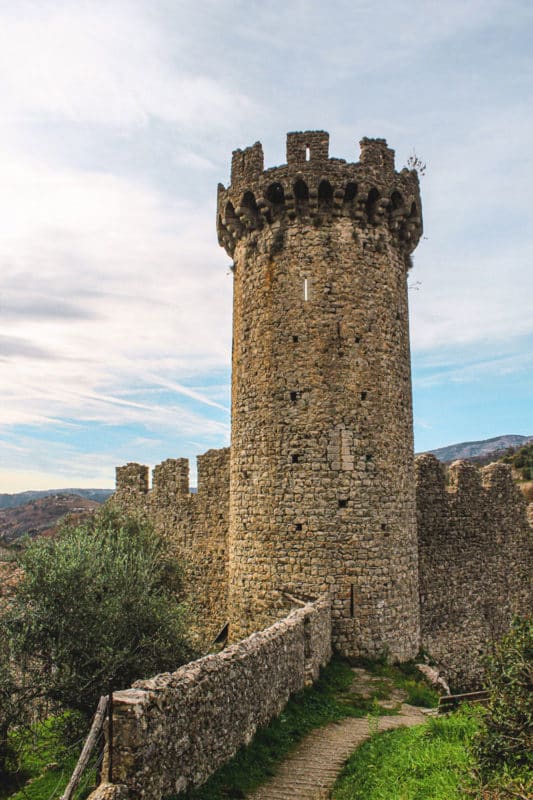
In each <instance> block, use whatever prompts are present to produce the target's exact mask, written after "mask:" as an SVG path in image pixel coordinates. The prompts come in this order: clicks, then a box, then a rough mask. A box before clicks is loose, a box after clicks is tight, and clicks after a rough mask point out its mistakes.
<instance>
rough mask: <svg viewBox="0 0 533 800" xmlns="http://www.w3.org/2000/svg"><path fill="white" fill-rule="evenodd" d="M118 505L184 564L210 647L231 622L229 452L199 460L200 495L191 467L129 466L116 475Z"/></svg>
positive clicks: (184, 462)
mask: <svg viewBox="0 0 533 800" xmlns="http://www.w3.org/2000/svg"><path fill="white" fill-rule="evenodd" d="M116 482H117V484H116V489H117V490H116V493H115V495H114V496H113V502H114V503H116V504H117V505H119V506H120V507H121V508H123V509H125V510H128V511H131V512H135V513H141V514H144V515H146V516H147V517H148V518H149V519H150V520H151V522H152V523H153V524H154V526H155V528H156V530H157V531H158V532H159V533H161V534H162V535H163V536H164V537H165V538H166V539H167V540H168V541H170V542H171V543H172V545H173V547H174V549H175V553H176V557H177V558H178V559H179V560H180V562H181V563H182V564H183V569H184V577H185V586H186V588H187V589H188V590H189V593H190V600H191V602H192V605H193V608H194V609H195V611H196V616H197V620H196V623H197V627H198V628H201V629H202V631H203V634H204V635H205V637H206V641H207V640H208V639H209V638H212V637H213V636H214V635H215V634H216V633H217V632H218V631H219V630H220V628H221V626H222V625H223V624H224V623H225V622H226V620H227V601H226V597H227V587H228V551H227V539H228V524H229V523H228V508H229V448H225V449H222V450H209V451H208V452H207V453H204V455H201V456H199V457H198V490H197V492H196V493H191V492H190V490H189V462H188V459H186V458H177V459H174V458H169V459H167V460H166V461H163V463H162V464H158V465H157V466H156V467H155V469H154V471H153V479H152V488H151V489H150V488H149V471H148V467H146V466H143V465H142V464H134V463H130V464H126V466H124V467H118V468H117V470H116Z"/></svg>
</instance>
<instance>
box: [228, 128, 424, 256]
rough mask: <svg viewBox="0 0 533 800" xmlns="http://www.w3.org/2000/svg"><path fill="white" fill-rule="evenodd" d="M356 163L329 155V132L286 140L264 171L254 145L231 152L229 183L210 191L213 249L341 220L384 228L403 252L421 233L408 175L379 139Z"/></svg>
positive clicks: (413, 180)
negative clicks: (214, 196)
mask: <svg viewBox="0 0 533 800" xmlns="http://www.w3.org/2000/svg"><path fill="white" fill-rule="evenodd" d="M360 146H361V154H360V160H359V162H357V163H348V162H346V161H344V160H343V159H338V158H330V157H329V134H328V133H326V132H325V131H306V132H301V133H289V134H287V164H286V165H283V166H280V167H272V168H270V169H267V170H265V169H264V157H263V147H262V145H261V143H260V142H256V143H255V144H254V145H252V146H251V147H247V148H246V149H244V150H236V151H235V152H234V153H233V158H232V167H231V185H230V186H228V188H227V189H226V188H225V187H224V186H223V185H222V184H219V187H218V212H217V220H218V222H217V230H218V237H219V243H220V245H221V246H222V247H224V248H225V249H226V251H227V253H228V254H229V255H231V256H233V253H234V250H235V246H236V244H237V242H238V241H239V240H240V239H241V238H243V237H252V238H253V237H255V236H257V233H258V231H260V230H261V229H262V228H264V227H265V226H269V225H273V224H275V223H276V224H278V225H279V224H280V222H281V221H283V222H285V223H287V224H290V223H292V222H296V223H305V222H310V221H313V223H314V224H322V223H327V222H330V221H331V220H333V219H336V218H338V217H347V218H350V219H351V220H352V221H353V224H354V225H355V226H359V227H378V226H386V227H387V228H388V229H389V230H390V232H391V234H392V237H393V239H394V240H395V241H396V243H397V244H398V246H400V247H401V248H402V249H403V250H405V251H406V252H408V253H411V252H412V251H413V250H414V248H415V247H416V245H417V243H418V240H419V239H420V236H421V233H422V213H421V203H420V191H419V185H418V176H417V174H416V171H414V170H408V169H403V170H402V171H401V172H399V173H398V172H396V171H395V168H394V150H391V149H390V148H389V147H388V146H387V142H386V141H385V139H368V138H364V139H362V140H361V143H360Z"/></svg>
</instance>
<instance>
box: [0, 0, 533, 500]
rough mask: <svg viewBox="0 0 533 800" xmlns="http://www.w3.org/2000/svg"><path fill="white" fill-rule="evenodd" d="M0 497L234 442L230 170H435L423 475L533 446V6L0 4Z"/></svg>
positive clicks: (506, 2)
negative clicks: (248, 152) (312, 163)
mask: <svg viewBox="0 0 533 800" xmlns="http://www.w3.org/2000/svg"><path fill="white" fill-rule="evenodd" d="M0 30H1V32H2V47H1V48H0V98H1V104H2V107H1V111H0V364H1V373H0V374H1V376H2V378H1V380H2V387H1V389H2V391H1V395H0V397H1V403H2V406H1V414H0V492H16V491H23V490H25V489H43V488H62V487H89V486H98V487H112V486H113V485H114V467H115V466H116V465H118V464H123V463H126V462H127V461H139V462H141V463H145V464H149V465H154V464H155V463H158V462H160V461H162V460H164V459H165V458H171V457H172V458H176V457H183V456H185V457H189V458H191V471H192V482H193V483H194V468H195V456H196V455H197V454H199V453H202V452H204V451H205V450H207V449H209V448H211V447H221V446H225V445H227V444H228V443H229V435H230V427H229V406H230V386H229V384H230V348H231V298H232V275H231V271H230V269H229V267H230V263H231V262H230V259H229V258H228V256H227V255H226V254H225V252H224V251H223V250H222V249H221V248H219V247H218V244H217V240H216V231H215V208H216V187H217V183H218V182H222V183H224V184H225V185H227V183H228V182H229V169H230V161H231V152H232V150H234V149H236V148H238V147H239V148H242V147H246V146H248V145H251V144H253V143H254V142H255V141H257V140H261V142H262V143H263V147H264V150H265V162H266V165H267V166H275V165H277V164H281V163H284V162H285V152H284V148H285V135H286V133H287V132H288V131H293V130H315V129H325V130H328V131H329V132H330V155H333V156H336V157H339V158H345V159H346V160H349V161H357V160H358V154H359V146H358V142H359V140H360V139H361V138H362V137H363V136H370V137H384V138H386V139H387V141H388V143H389V146H391V147H393V148H394V149H395V150H396V164H397V168H398V169H400V168H401V167H402V166H403V165H404V164H405V163H406V161H407V159H408V158H409V157H410V156H411V155H413V154H415V155H416V156H417V157H418V158H420V159H421V160H422V161H423V162H425V163H426V165H427V168H426V171H425V175H424V176H423V177H422V178H421V191H422V202H423V215H424V238H423V239H422V240H421V242H420V244H419V246H418V248H417V250H416V251H415V254H414V268H413V270H412V271H411V273H410V276H409V286H410V290H409V294H410V325H411V347H412V360H413V397H414V422H415V446H416V449H417V451H422V450H427V449H432V448H436V447H440V446H443V445H446V444H450V443H454V442H460V441H465V440H475V439H484V438H488V437H492V436H498V435H500V434H508V433H514V434H524V435H529V434H533V411H532V409H533V403H532V396H533V377H532V374H533V370H532V365H533V364H532V362H533V346H532V345H533V314H532V297H533V270H532V268H531V267H532V261H533V197H532V193H531V186H532V183H533V148H532V146H531V143H532V141H533V48H532V47H531V42H532V41H533V4H532V3H531V2H530V0H447V2H446V3H445V4H444V3H443V2H442V0H439V1H438V2H433V0H412V1H410V0H407V2H405V1H404V2H396V1H395V0H381V2H380V3H379V4H376V3H375V2H370V1H369V0H368V1H367V0H349V2H348V1H346V2H345V0H330V2H328V3H324V2H319V0H286V2H285V3H283V4H281V3H279V2H272V0H263V2H261V3H259V2H254V0H248V1H247V2H243V1H242V0H225V1H224V2H220V0H195V1H194V2H193V1H192V0H127V1H126V0H36V1H35V2H33V1H32V0H17V2H15V3H14V2H12V0H0Z"/></svg>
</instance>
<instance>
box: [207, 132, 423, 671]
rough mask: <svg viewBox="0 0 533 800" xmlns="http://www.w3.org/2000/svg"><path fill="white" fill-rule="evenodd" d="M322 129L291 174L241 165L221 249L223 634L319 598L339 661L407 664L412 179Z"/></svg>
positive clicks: (225, 200)
mask: <svg viewBox="0 0 533 800" xmlns="http://www.w3.org/2000/svg"><path fill="white" fill-rule="evenodd" d="M328 145H329V136H328V134H327V133H325V132H324V131H312V132H306V133H290V134H288V136H287V164H286V165H285V166H281V167H275V168H272V169H267V170H265V169H264V164H263V150H262V146H261V144H260V143H259V142H257V143H256V144H254V145H253V146H252V147H249V148H247V149H245V150H243V151H241V150H237V151H235V152H234V154H233V160H232V170H231V185H230V186H229V187H228V188H227V189H225V188H224V187H223V186H222V185H220V186H219V193H218V235H219V241H220V243H221V245H223V246H224V248H225V249H226V251H227V253H228V254H229V255H230V256H231V257H232V258H233V260H234V280H235V285H234V316H233V363H232V368H233V373H232V441H231V478H230V534H229V540H230V541H229V572H230V586H229V620H230V629H231V631H232V638H237V637H240V636H243V635H246V634H249V633H251V632H252V631H254V630H258V629H259V628H261V627H264V626H265V625H267V624H269V623H271V622H272V621H273V620H275V619H276V618H279V617H280V616H281V615H282V614H283V613H285V612H286V609H287V598H286V595H287V593H288V594H290V595H295V596H297V597H299V598H303V599H306V598H309V597H316V596H318V595H320V594H323V593H329V594H330V596H331V600H332V611H333V628H334V631H333V643H334V645H335V646H336V647H337V649H339V650H340V651H341V652H342V653H344V654H345V655H368V656H374V657H375V656H379V655H382V654H387V655H388V656H389V657H391V658H393V659H399V660H404V659H408V658H411V657H412V656H414V655H415V653H416V652H417V650H418V643H419V617H418V580H417V542H416V519H415V481H414V464H413V425H412V403H411V371H410V356H409V324H408V310H407V271H408V268H409V265H410V253H411V252H412V250H413V249H414V248H415V246H416V244H417V242H418V239H419V237H420V234H421V230H422V221H421V207H420V195H419V187H418V178H417V175H416V172H414V171H410V170H408V169H403V170H402V171H401V172H399V173H398V172H396V171H395V168H394V151H392V150H390V149H389V148H388V147H387V144H386V142H385V141H384V140H383V139H363V140H362V142H361V155H360V160H359V162H358V163H347V162H346V161H344V160H342V159H337V158H329V156H328Z"/></svg>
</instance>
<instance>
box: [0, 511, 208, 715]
mask: <svg viewBox="0 0 533 800" xmlns="http://www.w3.org/2000/svg"><path fill="white" fill-rule="evenodd" d="M21 562H22V567H23V570H24V577H23V579H22V581H21V583H20V585H19V587H18V590H17V592H16V596H15V598H14V602H13V604H12V606H11V608H10V611H9V614H8V616H7V619H6V620H5V621H4V625H5V627H6V633H7V636H8V638H9V640H10V643H11V655H12V657H13V658H14V659H15V662H16V663H17V665H18V666H19V668H20V669H21V671H22V672H23V673H24V674H25V675H30V676H31V678H32V683H33V685H34V687H38V689H39V692H38V693H39V694H41V695H42V696H45V697H48V698H50V699H51V700H53V701H57V702H58V703H59V704H60V705H61V706H63V707H66V708H72V709H77V710H79V711H82V712H83V713H84V714H87V715H89V714H91V713H92V712H93V711H94V708H95V706H96V703H97V702H98V697H99V696H100V695H101V694H105V693H106V692H107V682H108V680H109V679H112V680H113V684H114V686H115V687H117V688H124V687H127V686H129V685H130V684H131V682H132V681H134V680H136V679H138V678H141V677H148V676H150V675H151V674H154V673H156V672H161V671H165V670H174V669H176V668H177V667H178V666H179V665H180V664H182V663H184V662H185V661H187V660H189V659H190V658H191V656H192V655H193V654H192V650H191V646H190V644H189V643H188V638H187V627H186V611H185V607H184V604H183V602H182V596H181V592H182V582H181V575H180V570H179V566H178V564H177V563H176V561H175V559H174V558H173V557H172V555H171V554H170V552H169V549H168V547H167V545H166V544H165V542H164V540H163V539H162V538H161V537H159V536H158V535H156V534H155V533H154V531H153V530H152V529H151V527H150V525H149V524H148V523H147V522H145V521H142V520H140V519H137V518H133V517H127V516H123V515H120V514H119V513H118V512H117V511H116V510H113V509H111V508H108V507H105V508H104V509H103V510H101V511H99V512H98V513H97V514H95V515H94V516H93V517H91V518H89V519H88V520H87V521H85V522H83V523H81V524H78V525H73V524H68V523H67V524H66V525H65V526H64V527H63V529H62V530H61V531H60V534H59V535H58V537H57V538H53V539H44V538H41V539H37V540H35V541H34V542H32V543H31V544H30V546H29V547H28V548H27V550H26V551H25V552H24V553H23V555H22V557H21Z"/></svg>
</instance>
